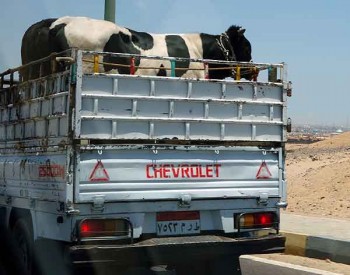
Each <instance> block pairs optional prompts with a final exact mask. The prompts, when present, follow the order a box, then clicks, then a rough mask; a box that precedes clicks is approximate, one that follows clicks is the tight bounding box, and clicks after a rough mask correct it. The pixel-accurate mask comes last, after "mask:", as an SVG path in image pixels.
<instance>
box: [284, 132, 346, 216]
mask: <svg viewBox="0 0 350 275" xmlns="http://www.w3.org/2000/svg"><path fill="white" fill-rule="evenodd" d="M286 165H287V166H286V169H287V180H288V204H289V205H288V208H287V212H293V213H298V214H305V215H314V216H328V217H334V218H345V219H350V132H346V133H343V134H340V135H337V136H333V137H331V138H329V139H327V140H323V141H319V142H316V143H312V144H308V145H297V144H287V160H286Z"/></svg>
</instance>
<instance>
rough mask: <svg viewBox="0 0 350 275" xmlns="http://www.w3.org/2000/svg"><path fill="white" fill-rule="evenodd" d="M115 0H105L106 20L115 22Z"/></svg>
mask: <svg viewBox="0 0 350 275" xmlns="http://www.w3.org/2000/svg"><path fill="white" fill-rule="evenodd" d="M115 1H116V0H105V17H104V19H105V20H106V21H110V22H113V23H115Z"/></svg>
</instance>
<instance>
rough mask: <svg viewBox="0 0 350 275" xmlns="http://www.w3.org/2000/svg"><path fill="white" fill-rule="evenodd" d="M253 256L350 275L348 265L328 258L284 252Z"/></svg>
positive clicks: (349, 266)
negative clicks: (313, 257)
mask: <svg viewBox="0 0 350 275" xmlns="http://www.w3.org/2000/svg"><path fill="white" fill-rule="evenodd" d="M254 256H258V257H261V258H266V259H270V260H274V261H279V262H287V263H290V264H295V265H301V266H305V267H310V268H316V269H320V270H323V271H329V272H334V273H337V274H345V275H350V265H346V264H340V263H334V262H332V261H330V260H319V259H311V258H306V257H299V256H293V255H284V254H266V255H254Z"/></svg>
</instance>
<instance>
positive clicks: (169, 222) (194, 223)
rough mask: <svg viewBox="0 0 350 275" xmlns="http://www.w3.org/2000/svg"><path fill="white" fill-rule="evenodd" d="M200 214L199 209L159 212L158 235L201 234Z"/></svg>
mask: <svg viewBox="0 0 350 275" xmlns="http://www.w3.org/2000/svg"><path fill="white" fill-rule="evenodd" d="M200 231H201V228H200V216H199V212H198V211H178V212H161V213H157V235H158V236H178V235H193V234H199V233H200Z"/></svg>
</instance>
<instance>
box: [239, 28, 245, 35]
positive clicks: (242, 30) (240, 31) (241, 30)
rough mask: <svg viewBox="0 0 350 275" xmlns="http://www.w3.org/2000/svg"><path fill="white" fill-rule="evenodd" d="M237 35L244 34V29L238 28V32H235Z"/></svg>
mask: <svg viewBox="0 0 350 275" xmlns="http://www.w3.org/2000/svg"><path fill="white" fill-rule="evenodd" d="M237 32H238V33H239V34H244V32H245V29H243V28H240V29H239V30H238V31H237Z"/></svg>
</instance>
